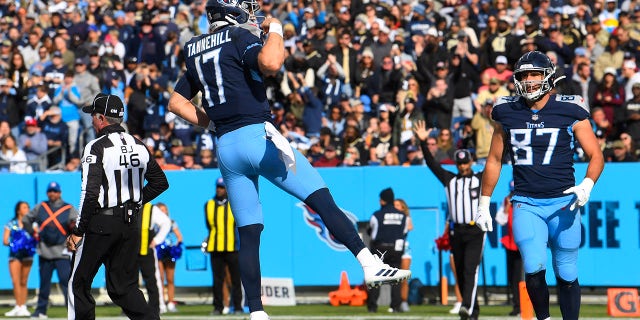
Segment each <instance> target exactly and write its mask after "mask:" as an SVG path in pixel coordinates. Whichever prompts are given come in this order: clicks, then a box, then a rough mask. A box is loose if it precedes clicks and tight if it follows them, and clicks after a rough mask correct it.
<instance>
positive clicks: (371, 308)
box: [367, 307, 378, 313]
mask: <svg viewBox="0 0 640 320" xmlns="http://www.w3.org/2000/svg"><path fill="white" fill-rule="evenodd" d="M367 312H369V313H376V312H378V308H376V307H367Z"/></svg>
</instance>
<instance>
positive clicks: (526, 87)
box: [513, 65, 556, 101]
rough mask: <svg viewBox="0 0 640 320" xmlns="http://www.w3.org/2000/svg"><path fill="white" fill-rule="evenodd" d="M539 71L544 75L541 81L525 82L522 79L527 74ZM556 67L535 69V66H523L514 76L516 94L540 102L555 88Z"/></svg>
mask: <svg viewBox="0 0 640 320" xmlns="http://www.w3.org/2000/svg"><path fill="white" fill-rule="evenodd" d="M529 71H539V72H541V73H542V74H543V77H542V79H541V80H525V81H522V80H521V79H522V77H523V75H524V73H525V72H529ZM555 73H556V68H555V66H553V67H550V68H541V67H535V66H533V65H522V66H520V68H519V69H517V70H516V72H515V73H514V75H513V82H514V84H515V89H516V93H517V94H518V95H520V96H522V97H524V98H525V99H527V100H529V101H538V100H540V99H541V98H542V97H543V96H544V95H545V94H546V93H547V92H549V91H551V89H553V87H554V84H555V83H554V79H553V77H554V75H555Z"/></svg>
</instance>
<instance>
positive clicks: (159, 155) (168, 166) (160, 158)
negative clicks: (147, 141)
mask: <svg viewBox="0 0 640 320" xmlns="http://www.w3.org/2000/svg"><path fill="white" fill-rule="evenodd" d="M153 158H154V159H156V162H157V163H158V165H159V166H160V169H162V170H184V168H183V167H181V166H179V165H176V164H173V163H167V162H166V158H165V156H164V153H163V152H162V151H160V150H156V151H155V152H154V153H153Z"/></svg>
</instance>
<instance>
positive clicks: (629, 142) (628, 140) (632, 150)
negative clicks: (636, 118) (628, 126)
mask: <svg viewBox="0 0 640 320" xmlns="http://www.w3.org/2000/svg"><path fill="white" fill-rule="evenodd" d="M620 141H622V143H624V148H625V149H626V150H627V153H628V154H630V155H631V157H632V158H633V159H635V161H638V159H640V150H639V149H638V148H637V147H636V143H635V141H633V138H632V137H631V135H629V133H627V132H622V133H621V134H620Z"/></svg>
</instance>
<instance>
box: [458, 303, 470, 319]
mask: <svg viewBox="0 0 640 320" xmlns="http://www.w3.org/2000/svg"><path fill="white" fill-rule="evenodd" d="M458 315H459V316H460V320H467V319H469V316H470V315H469V309H467V307H465V306H462V307H460V311H459V312H458Z"/></svg>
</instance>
